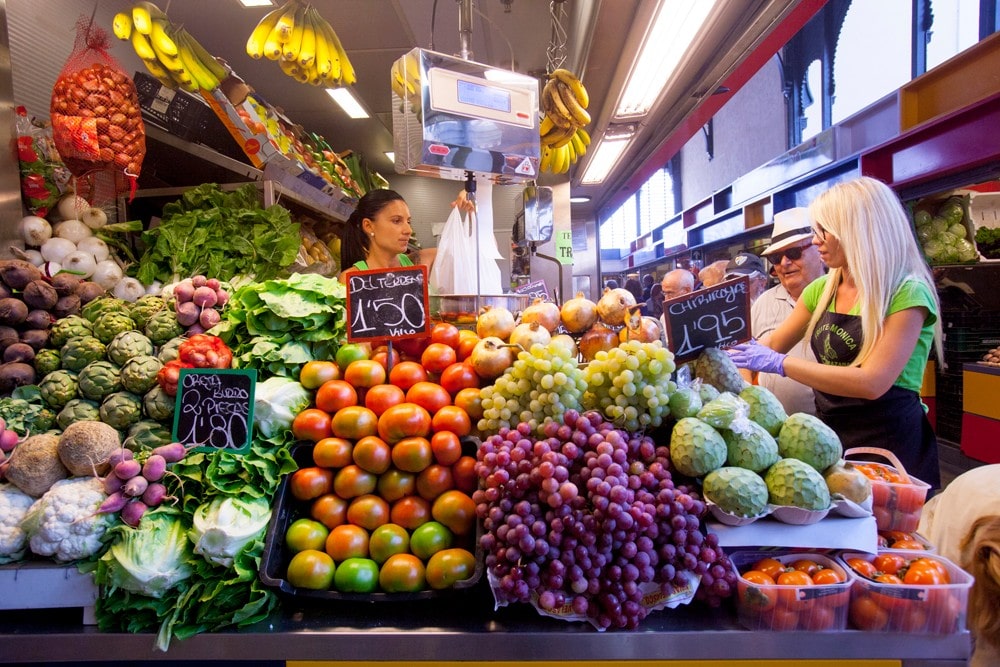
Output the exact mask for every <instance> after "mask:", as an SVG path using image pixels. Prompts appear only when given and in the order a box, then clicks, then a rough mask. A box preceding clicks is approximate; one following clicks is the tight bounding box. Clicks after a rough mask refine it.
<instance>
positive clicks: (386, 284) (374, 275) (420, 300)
mask: <svg viewBox="0 0 1000 667" xmlns="http://www.w3.org/2000/svg"><path fill="white" fill-rule="evenodd" d="M427 313H428V307H427V267H426V266H404V267H400V268H396V269H369V270H367V271H352V272H351V273H348V274H347V340H349V341H351V342H352V343H353V342H355V341H366V340H378V339H383V338H389V339H399V338H418V337H422V336H426V335H427V333H428V331H429V329H430V322H429V320H428V318H427Z"/></svg>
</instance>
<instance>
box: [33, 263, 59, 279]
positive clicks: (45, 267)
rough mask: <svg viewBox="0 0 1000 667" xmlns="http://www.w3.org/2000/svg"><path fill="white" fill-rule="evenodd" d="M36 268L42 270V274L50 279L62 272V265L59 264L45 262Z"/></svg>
mask: <svg viewBox="0 0 1000 667" xmlns="http://www.w3.org/2000/svg"><path fill="white" fill-rule="evenodd" d="M38 268H40V269H41V270H42V273H44V274H45V275H47V276H49V277H50V278H51V277H52V276H54V275H56V274H57V273H59V272H60V271H62V264H60V263H59V262H45V263H44V264H42V265H41V266H40V267H38Z"/></svg>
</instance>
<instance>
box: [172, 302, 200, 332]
mask: <svg viewBox="0 0 1000 667" xmlns="http://www.w3.org/2000/svg"><path fill="white" fill-rule="evenodd" d="M174 312H175V313H177V323H178V324H180V325H181V326H182V327H189V326H191V325H192V324H194V323H195V322H197V321H198V315H200V311H199V310H198V306H196V305H194V303H192V302H191V301H185V302H183V303H182V302H180V301H178V302H177V305H176V306H175V307H174Z"/></svg>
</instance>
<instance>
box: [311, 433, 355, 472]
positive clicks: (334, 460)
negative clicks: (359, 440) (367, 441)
mask: <svg viewBox="0 0 1000 667" xmlns="http://www.w3.org/2000/svg"><path fill="white" fill-rule="evenodd" d="M353 449H354V443H353V442H351V441H350V440H345V439H344V438H332V437H331V438H323V439H322V440H320V441H319V442H317V443H316V445H315V446H314V447H313V463H315V464H316V465H318V466H322V467H324V468H343V467H344V466H346V465H348V464H349V463H350V462H351V451H352V450H353Z"/></svg>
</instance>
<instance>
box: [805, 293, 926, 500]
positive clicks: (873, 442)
mask: <svg viewBox="0 0 1000 667" xmlns="http://www.w3.org/2000/svg"><path fill="white" fill-rule="evenodd" d="M861 335H862V334H861V317H859V316H858V315H845V314H841V313H831V312H829V311H827V312H825V313H823V315H822V317H820V319H819V322H817V324H816V329H815V330H814V331H813V337H812V340H811V341H810V345H811V346H812V350H813V352H814V353H815V354H816V360H817V361H819V362H820V363H822V364H829V365H833V366H846V365H848V364H850V363H851V362H852V361H854V359H855V358H856V357H857V356H858V350H859V349H860V347H861ZM814 393H815V395H816V416H818V417H819V418H820V419H822V420H823V421H824V422H825V423H826V424H827V425H828V426H830V428H832V429H833V430H834V431H836V433H837V435H838V436H840V441H841V443H842V444H843V445H844V449H845V450H846V449H849V448H851V447H866V446H867V447H880V448H882V449H888V450H890V451H891V452H892V453H893V454H895V455H896V457H897V458H899V461H900V463H902V464H903V467H905V468H906V472H908V473H909V474H910V475H912V476H914V477H916V478H917V479H920V480H922V481H924V482H927V483H928V484H930V485H931V488H933V489H937V488H940V486H941V471H940V465H939V463H938V451H937V437H936V436H935V435H934V429H933V428H932V427H931V424H930V421H929V420H928V419H927V414H926V413H925V412H924V406H923V404H921V402H920V396H918V395H917V392H915V391H912V390H910V389H904V388H902V387H898V386H895V385H893V386H892V387H890V388H889V391H887V392H885V393H884V394H882V395H881V396H879V397H878V398H876V399H874V400H869V399H864V398H848V397H846V396H836V395H834V394H827V393H825V392H822V391H819V390H816V391H815V392H814ZM852 458H855V457H852ZM857 458H865V457H857ZM873 460H878V461H879V462H881V463H886V461H885V460H884V459H879V458H876V459H873Z"/></svg>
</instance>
